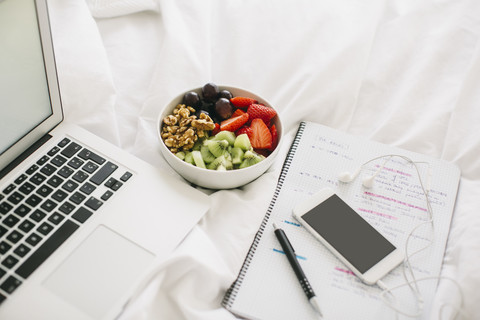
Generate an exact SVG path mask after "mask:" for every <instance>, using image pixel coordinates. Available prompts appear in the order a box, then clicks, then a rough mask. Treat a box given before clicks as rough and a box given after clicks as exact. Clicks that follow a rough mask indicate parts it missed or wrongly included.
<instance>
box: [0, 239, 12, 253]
mask: <svg viewBox="0 0 480 320" xmlns="http://www.w3.org/2000/svg"><path fill="white" fill-rule="evenodd" d="M11 248H12V246H11V245H9V244H8V243H7V242H5V241H2V242H0V254H5V253H7V252H8V250H10V249H11Z"/></svg>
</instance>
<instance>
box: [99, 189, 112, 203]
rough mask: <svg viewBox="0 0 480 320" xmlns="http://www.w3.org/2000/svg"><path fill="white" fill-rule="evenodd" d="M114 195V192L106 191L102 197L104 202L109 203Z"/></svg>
mask: <svg viewBox="0 0 480 320" xmlns="http://www.w3.org/2000/svg"><path fill="white" fill-rule="evenodd" d="M112 195H113V192H112V191H110V190H107V191H105V193H104V194H103V195H102V196H101V197H100V199H102V200H103V201H107V200H108V199H110V197H111V196H112Z"/></svg>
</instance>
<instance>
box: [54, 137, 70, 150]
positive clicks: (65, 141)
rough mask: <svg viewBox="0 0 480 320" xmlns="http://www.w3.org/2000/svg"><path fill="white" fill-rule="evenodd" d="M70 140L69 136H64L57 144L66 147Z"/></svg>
mask: <svg viewBox="0 0 480 320" xmlns="http://www.w3.org/2000/svg"><path fill="white" fill-rule="evenodd" d="M69 142H70V139H68V138H63V140H62V141H60V142H59V143H58V144H57V146H59V147H60V148H63V147H65V146H66V145H67V144H68V143H69Z"/></svg>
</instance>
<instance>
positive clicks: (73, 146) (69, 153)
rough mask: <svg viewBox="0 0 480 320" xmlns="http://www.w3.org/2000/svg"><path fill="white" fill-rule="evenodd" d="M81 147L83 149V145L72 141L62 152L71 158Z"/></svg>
mask: <svg viewBox="0 0 480 320" xmlns="http://www.w3.org/2000/svg"><path fill="white" fill-rule="evenodd" d="M80 149H82V147H81V146H80V145H79V144H78V143H75V142H72V143H70V144H69V145H68V147H66V148H65V149H63V150H62V152H61V154H62V155H64V156H65V157H67V158H71V157H73V155H74V154H75V153H77V152H78V151H79V150H80Z"/></svg>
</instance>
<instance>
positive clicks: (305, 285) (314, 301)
mask: <svg viewBox="0 0 480 320" xmlns="http://www.w3.org/2000/svg"><path fill="white" fill-rule="evenodd" d="M273 228H274V229H275V236H276V237H277V239H278V241H279V242H280V245H281V246H282V249H283V252H285V255H286V256H287V258H288V262H289V263H290V265H291V266H292V268H293V271H294V272H295V275H296V276H297V279H298V281H300V285H301V286H302V289H303V291H304V292H305V294H306V295H307V298H308V301H310V304H311V305H312V306H313V308H314V309H315V310H316V311H317V312H318V313H319V314H320V316H322V312H321V311H320V305H319V303H318V298H317V296H315V292H313V289H312V287H311V286H310V283H309V282H308V279H307V277H306V276H305V273H304V272H303V270H302V267H301V266H300V263H298V260H297V256H296V255H295V250H294V249H293V247H292V244H291V243H290V241H289V240H288V238H287V235H286V234H285V232H284V231H283V230H282V229H280V228H277V226H276V225H275V223H274V224H273Z"/></svg>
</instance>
